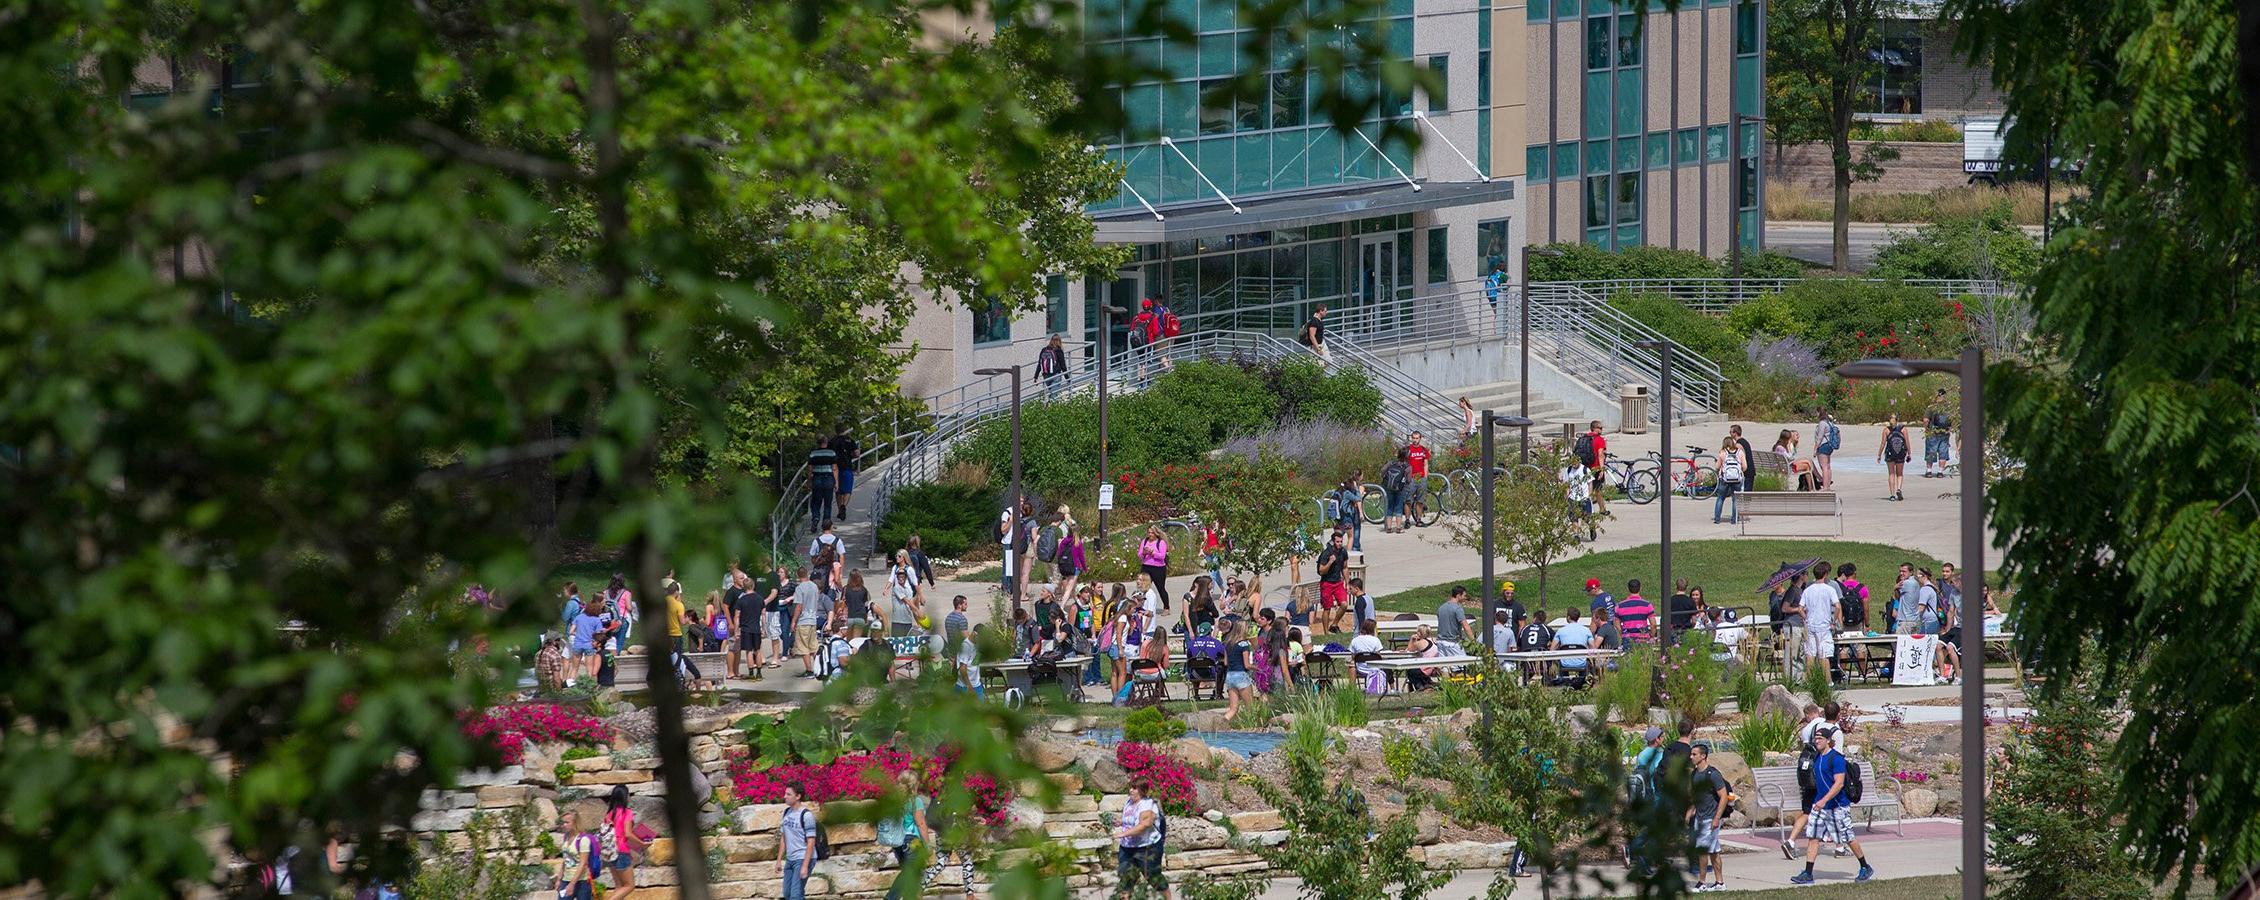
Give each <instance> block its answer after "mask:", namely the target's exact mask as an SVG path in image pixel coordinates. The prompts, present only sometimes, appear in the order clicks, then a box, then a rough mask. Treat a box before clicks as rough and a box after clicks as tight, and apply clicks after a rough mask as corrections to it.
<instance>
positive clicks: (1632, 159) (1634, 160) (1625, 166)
mask: <svg viewBox="0 0 2260 900" xmlns="http://www.w3.org/2000/svg"><path fill="white" fill-rule="evenodd" d="M1616 170H1617V171H1619V172H1637V171H1639V170H1640V139H1639V138H1619V139H1618V140H1617V165H1616Z"/></svg>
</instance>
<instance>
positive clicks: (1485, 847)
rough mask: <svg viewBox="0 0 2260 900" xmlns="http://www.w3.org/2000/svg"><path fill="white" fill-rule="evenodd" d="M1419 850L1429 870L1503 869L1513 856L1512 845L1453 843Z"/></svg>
mask: <svg viewBox="0 0 2260 900" xmlns="http://www.w3.org/2000/svg"><path fill="white" fill-rule="evenodd" d="M1421 849H1422V850H1423V851H1425V852H1426V856H1427V860H1428V867H1429V868H1431V869H1440V868H1447V867H1453V868H1460V869H1503V868H1506V866H1507V863H1508V861H1509V859H1510V858H1511V857H1513V856H1514V845H1513V844H1511V843H1501V844H1487V843H1484V842H1482V841H1453V842H1451V843H1446V844H1437V845H1435V846H1432V847H1423V848H1421Z"/></svg>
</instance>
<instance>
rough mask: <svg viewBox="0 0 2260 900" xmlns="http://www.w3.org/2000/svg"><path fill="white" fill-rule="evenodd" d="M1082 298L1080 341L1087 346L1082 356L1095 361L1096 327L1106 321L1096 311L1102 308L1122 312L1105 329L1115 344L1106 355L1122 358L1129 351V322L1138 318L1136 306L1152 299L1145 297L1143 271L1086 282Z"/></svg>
mask: <svg viewBox="0 0 2260 900" xmlns="http://www.w3.org/2000/svg"><path fill="white" fill-rule="evenodd" d="M1083 296H1084V303H1083V340H1084V341H1086V342H1088V343H1086V344H1085V345H1084V353H1085V354H1086V355H1088V356H1090V357H1092V358H1094V359H1095V358H1097V357H1098V353H1099V347H1098V340H1099V333H1100V332H1099V325H1100V323H1102V322H1105V321H1106V314H1105V313H1103V312H1100V310H1099V307H1100V306H1101V305H1102V304H1103V305H1107V306H1116V307H1120V308H1122V309H1123V310H1124V312H1123V313H1122V315H1120V316H1119V317H1117V318H1116V319H1115V320H1114V322H1113V323H1112V325H1113V327H1111V328H1109V329H1107V334H1108V336H1109V339H1110V340H1112V342H1113V344H1114V346H1113V347H1112V348H1111V349H1110V351H1109V352H1111V353H1114V354H1121V353H1123V352H1125V351H1127V350H1129V349H1130V345H1129V334H1130V330H1129V326H1130V318H1131V317H1132V316H1135V315H1137V314H1138V303H1139V302H1140V301H1142V300H1144V299H1145V298H1147V297H1149V296H1151V295H1150V294H1147V293H1146V270H1145V269H1143V268H1131V269H1123V270H1122V271H1120V272H1116V273H1114V280H1113V281H1105V282H1101V281H1097V280H1092V281H1089V282H1086V287H1085V288H1084V291H1083Z"/></svg>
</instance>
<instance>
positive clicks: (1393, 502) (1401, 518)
mask: <svg viewBox="0 0 2260 900" xmlns="http://www.w3.org/2000/svg"><path fill="white" fill-rule="evenodd" d="M1409 457H1410V454H1408V453H1406V452H1405V449H1404V448H1402V447H1400V448H1398V449H1397V458H1396V459H1392V460H1390V461H1389V463H1388V464H1387V465H1384V466H1382V467H1381V495H1382V497H1384V498H1386V500H1387V511H1386V512H1385V513H1384V514H1383V516H1382V518H1381V532H1382V533H1383V534H1394V533H1396V532H1400V531H1403V530H1405V500H1406V499H1407V498H1409V497H1410V496H1411V495H1412V462H1411V460H1410V459H1409Z"/></svg>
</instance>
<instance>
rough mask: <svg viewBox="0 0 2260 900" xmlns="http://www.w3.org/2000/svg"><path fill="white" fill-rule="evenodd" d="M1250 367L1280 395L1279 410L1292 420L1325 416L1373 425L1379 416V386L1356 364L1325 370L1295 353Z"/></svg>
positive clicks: (1354, 425)
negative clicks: (1355, 366)
mask: <svg viewBox="0 0 2260 900" xmlns="http://www.w3.org/2000/svg"><path fill="white" fill-rule="evenodd" d="M1250 371H1252V372H1254V373H1255V374H1256V375H1258V376H1260V377H1261V378H1262V379H1263V382H1264V385H1265V386H1266V387H1267V388H1269V389H1270V391H1271V393H1272V394H1273V395H1274V396H1277V397H1278V398H1279V411H1278V414H1279V416H1280V418H1281V419H1283V420H1285V421H1291V422H1301V421H1313V420H1320V419H1323V420H1326V421H1330V422H1339V423H1341V424H1343V425H1347V426H1350V427H1352V428H1372V427H1373V426H1374V423H1375V422H1377V421H1379V420H1380V417H1381V389H1380V388H1378V387H1375V386H1374V385H1373V379H1372V378H1370V377H1368V376H1367V375H1366V374H1365V370H1363V369H1358V368H1343V369H1340V370H1337V371H1335V372H1331V373H1329V372H1327V371H1326V370H1325V369H1323V368H1321V367H1320V366H1319V364H1318V362H1317V361H1316V360H1313V359H1308V358H1304V357H1296V358H1292V359H1288V360H1284V361H1280V362H1265V363H1260V364H1250Z"/></svg>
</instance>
